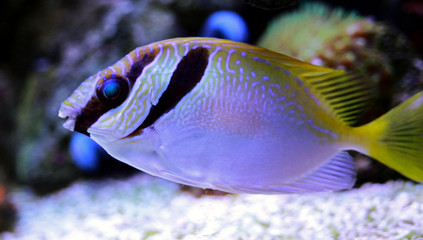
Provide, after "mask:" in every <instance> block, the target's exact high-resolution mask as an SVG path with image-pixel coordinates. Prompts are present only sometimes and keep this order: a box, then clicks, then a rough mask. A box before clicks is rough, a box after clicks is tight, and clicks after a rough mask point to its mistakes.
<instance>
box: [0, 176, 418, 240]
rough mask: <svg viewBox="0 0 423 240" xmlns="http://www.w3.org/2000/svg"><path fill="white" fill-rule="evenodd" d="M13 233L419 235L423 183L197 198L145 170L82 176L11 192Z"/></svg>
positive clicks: (8, 236)
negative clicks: (59, 186) (49, 190)
mask: <svg viewBox="0 0 423 240" xmlns="http://www.w3.org/2000/svg"><path fill="white" fill-rule="evenodd" d="M10 197H11V201H12V202H13V203H14V204H15V205H16V207H17V208H18V209H19V217H18V222H17V226H16V228H15V231H14V232H6V233H3V234H1V235H0V239H4V240H12V239H21V240H22V239H24V240H30V239H31V240H32V239H34V240H35V239H37V240H38V239H46V240H50V239H72V240H75V239H78V240H83V239H90V240H92V239H102V240H104V239H149V240H156V239H163V240H172V239H184V240H191V239H200V240H201V239H225V240H226V239H231V240H232V239H252V240H256V239H325V240H327V239H416V240H417V239H423V185H421V184H414V183H411V182H401V181H398V182H389V183H386V184H383V185H380V184H367V185H364V186H363V187H362V188H360V189H353V190H350V191H346V192H335V193H319V194H304V195H294V194H291V195H247V194H245V195H244V194H242V195H225V196H202V197H200V198H196V197H195V196H193V194H191V193H188V192H181V191H180V190H179V186H178V185H176V184H174V183H171V182H168V181H165V180H161V179H157V178H154V177H151V176H147V175H143V174H140V175H136V176H134V177H132V178H130V179H123V180H107V181H83V182H82V181H81V182H77V183H75V184H73V185H72V186H70V187H69V188H67V189H65V190H63V191H61V192H58V193H55V194H52V195H49V196H47V197H37V196H34V195H33V194H31V193H29V192H28V191H24V190H22V189H17V190H15V191H14V192H12V194H11V196H10Z"/></svg>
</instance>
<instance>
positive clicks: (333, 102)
mask: <svg viewBox="0 0 423 240" xmlns="http://www.w3.org/2000/svg"><path fill="white" fill-rule="evenodd" d="M254 53H255V54H258V55H261V56H263V58H268V57H270V58H271V61H272V62H274V63H275V64H278V65H280V66H282V67H283V68H285V69H287V70H288V71H289V72H291V73H292V74H293V75H294V76H297V77H298V79H299V80H300V81H301V82H303V83H304V85H306V87H307V88H308V89H309V90H310V92H311V93H312V94H313V95H314V96H315V97H316V98H317V99H318V100H319V102H321V104H324V105H325V107H326V109H327V110H328V112H329V114H331V115H332V116H334V117H336V118H337V119H339V120H340V121H342V122H344V123H345V124H347V125H350V126H352V125H354V124H356V122H357V121H358V120H359V119H360V117H361V116H362V114H363V113H365V111H366V110H368V107H369V106H371V104H372V100H373V99H374V92H375V91H373V90H374V87H375V84H374V83H373V82H372V81H371V80H370V79H368V78H367V77H365V76H362V75H360V74H358V73H347V72H345V71H343V70H335V69H332V68H328V67H321V66H317V65H312V64H309V63H306V62H302V61H300V60H297V59H294V58H292V57H289V56H286V55H283V54H278V53H273V52H269V51H268V50H266V49H255V50H254Z"/></svg>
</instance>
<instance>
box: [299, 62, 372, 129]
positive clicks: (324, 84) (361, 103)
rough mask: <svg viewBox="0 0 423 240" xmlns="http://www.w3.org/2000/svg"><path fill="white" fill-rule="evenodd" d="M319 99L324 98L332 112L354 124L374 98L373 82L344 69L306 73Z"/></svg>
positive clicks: (304, 78)
mask: <svg viewBox="0 0 423 240" xmlns="http://www.w3.org/2000/svg"><path fill="white" fill-rule="evenodd" d="M301 78H302V79H303V80H304V81H305V82H307V83H308V84H309V85H310V86H311V88H312V91H313V93H314V94H316V95H319V97H318V98H319V99H324V100H325V102H326V103H327V104H328V107H329V108H330V110H331V111H332V113H333V114H334V115H335V116H336V117H337V118H339V119H340V120H341V121H343V122H344V123H345V124H347V125H350V126H351V125H354V124H355V123H356V122H357V120H359V118H360V117H361V115H362V114H363V113H364V112H365V111H366V110H368V107H369V106H370V105H371V101H372V99H373V98H374V96H373V91H372V88H373V86H372V82H370V80H367V79H365V78H363V76H361V75H359V74H354V73H346V72H345V71H342V70H332V71H329V72H314V73H304V74H302V76H301Z"/></svg>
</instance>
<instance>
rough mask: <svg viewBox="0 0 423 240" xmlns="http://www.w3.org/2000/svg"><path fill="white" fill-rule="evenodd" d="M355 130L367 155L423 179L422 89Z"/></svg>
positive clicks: (403, 172)
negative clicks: (357, 131)
mask: <svg viewBox="0 0 423 240" xmlns="http://www.w3.org/2000/svg"><path fill="white" fill-rule="evenodd" d="M357 130H359V131H360V132H361V133H360V135H361V139H362V140H363V141H362V142H363V143H362V144H366V142H367V144H366V145H367V147H364V148H367V154H368V155H369V156H371V157H372V158H375V159H377V160H378V161H380V162H382V163H384V164H385V165H387V166H389V167H391V168H393V169H395V170H396V171H398V172H400V173H401V174H403V175H405V176H407V177H409V178H411V179H413V180H416V181H423V92H419V93H417V94H416V95H414V96H413V97H411V98H410V99H408V100H406V101H405V102H403V103H401V104H400V105H399V106H397V107H395V108H394V109H392V110H391V111H389V112H388V113H386V114H385V115H383V116H381V117H380V118H378V119H376V120H374V121H373V122H370V123H369V124H366V125H364V126H361V127H358V128H357Z"/></svg>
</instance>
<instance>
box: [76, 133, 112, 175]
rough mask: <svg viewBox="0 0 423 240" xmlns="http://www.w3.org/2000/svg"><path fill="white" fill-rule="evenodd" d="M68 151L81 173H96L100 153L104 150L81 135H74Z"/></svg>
mask: <svg viewBox="0 0 423 240" xmlns="http://www.w3.org/2000/svg"><path fill="white" fill-rule="evenodd" d="M69 150H70V155H71V157H72V160H73V161H74V163H75V165H76V166H78V168H80V169H81V170H82V171H84V172H87V173H95V172H96V171H98V169H99V165H100V155H101V151H104V150H103V149H102V148H101V147H100V146H99V145H98V144H97V143H96V142H94V141H93V140H92V139H91V138H89V137H87V136H85V135H84V134H81V133H74V134H73V135H72V138H71V141H70V145H69Z"/></svg>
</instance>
